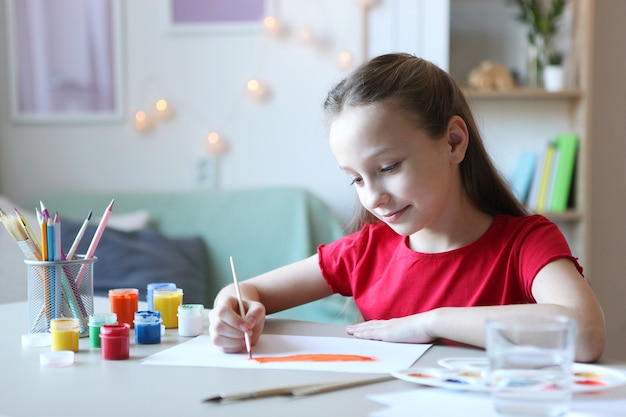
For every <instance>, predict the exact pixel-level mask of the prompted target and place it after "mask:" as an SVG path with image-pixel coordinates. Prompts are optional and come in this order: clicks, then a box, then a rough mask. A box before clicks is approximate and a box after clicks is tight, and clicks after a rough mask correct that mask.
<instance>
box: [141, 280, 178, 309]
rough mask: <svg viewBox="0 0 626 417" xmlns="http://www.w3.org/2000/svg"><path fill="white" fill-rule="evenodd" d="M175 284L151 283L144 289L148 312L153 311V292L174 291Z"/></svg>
mask: <svg viewBox="0 0 626 417" xmlns="http://www.w3.org/2000/svg"><path fill="white" fill-rule="evenodd" d="M175 289H176V284H174V283H173V282H152V283H150V284H148V286H147V288H146V302H147V303H148V308H147V310H148V311H155V310H154V297H153V295H154V290H175Z"/></svg>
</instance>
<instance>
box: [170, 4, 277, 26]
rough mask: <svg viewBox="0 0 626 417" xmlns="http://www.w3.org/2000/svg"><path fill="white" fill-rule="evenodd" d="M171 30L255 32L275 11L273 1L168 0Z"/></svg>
mask: <svg viewBox="0 0 626 417" xmlns="http://www.w3.org/2000/svg"><path fill="white" fill-rule="evenodd" d="M168 3H169V4H168V10H167V19H168V22H167V24H168V28H169V33H170V34H173V35H211V34H220V35H223V34H246V33H255V32H258V31H260V30H261V29H262V28H263V19H264V18H265V16H267V15H270V14H272V13H273V9H274V7H273V1H272V0H169V1H168Z"/></svg>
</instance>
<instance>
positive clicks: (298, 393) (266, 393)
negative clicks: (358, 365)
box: [204, 375, 394, 402]
mask: <svg viewBox="0 0 626 417" xmlns="http://www.w3.org/2000/svg"><path fill="white" fill-rule="evenodd" d="M392 379H394V377H393V376H392V375H383V376H378V377H374V378H367V379H357V380H352V381H341V382H329V383H321V384H306V385H291V386H286V387H277V388H269V389H262V390H258V391H245V392H239V393H233V394H218V395H214V396H212V397H209V398H206V399H205V400H204V402H220V401H239V400H250V399H254V398H264V397H273V396H277V395H288V396H292V397H303V396H306V395H313V394H322V393H325V392H331V391H338V390H342V389H347V388H353V387H359V386H361V385H368V384H376V383H378V382H384V381H390V380H392Z"/></svg>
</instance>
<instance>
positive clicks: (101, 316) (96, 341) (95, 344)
mask: <svg viewBox="0 0 626 417" xmlns="http://www.w3.org/2000/svg"><path fill="white" fill-rule="evenodd" d="M116 322H117V314H115V313H94V314H90V315H89V345H90V346H91V347H92V348H99V347H100V326H102V325H103V324H113V323H116Z"/></svg>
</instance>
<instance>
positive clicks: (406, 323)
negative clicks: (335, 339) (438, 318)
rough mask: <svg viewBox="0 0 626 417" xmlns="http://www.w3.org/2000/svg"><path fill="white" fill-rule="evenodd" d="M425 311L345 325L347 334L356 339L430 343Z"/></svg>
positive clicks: (431, 339) (431, 340)
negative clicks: (406, 315)
mask: <svg viewBox="0 0 626 417" xmlns="http://www.w3.org/2000/svg"><path fill="white" fill-rule="evenodd" d="M426 315H427V313H422V314H415V315H412V316H408V317H402V318H397V319H391V320H371V321H366V322H364V323H359V324H353V325H349V326H347V327H346V331H347V332H348V334H350V335H352V336H354V337H356V338H358V339H370V340H381V341H383V342H398V343H431V342H433V341H434V340H435V338H433V337H432V336H430V334H429V333H428V331H427V323H428V320H427V318H426Z"/></svg>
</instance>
